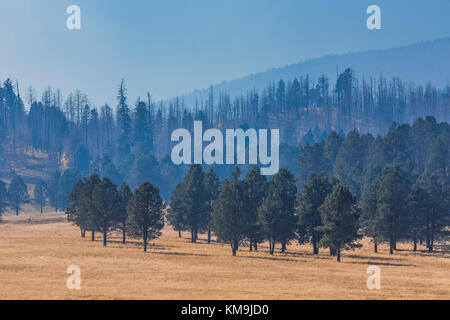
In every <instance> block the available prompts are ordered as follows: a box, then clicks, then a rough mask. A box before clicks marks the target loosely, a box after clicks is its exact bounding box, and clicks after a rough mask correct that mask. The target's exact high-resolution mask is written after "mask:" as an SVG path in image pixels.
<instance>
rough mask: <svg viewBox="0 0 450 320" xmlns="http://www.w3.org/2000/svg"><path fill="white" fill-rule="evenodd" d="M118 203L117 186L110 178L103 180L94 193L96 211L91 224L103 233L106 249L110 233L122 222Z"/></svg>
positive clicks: (93, 200)
mask: <svg viewBox="0 0 450 320" xmlns="http://www.w3.org/2000/svg"><path fill="white" fill-rule="evenodd" d="M118 203H120V199H119V193H118V192H117V186H116V185H115V184H113V183H112V182H111V181H110V180H109V179H108V178H103V179H102V181H101V182H100V183H99V184H97V185H96V186H95V188H94V190H93V192H92V202H91V205H92V206H93V207H94V209H93V210H92V212H93V215H92V218H91V219H92V220H91V222H92V224H93V226H94V228H95V230H98V231H100V232H102V233H103V246H104V247H106V244H107V236H108V233H109V232H110V231H111V230H114V229H115V228H117V225H118V224H119V222H120V218H121V212H120V207H119V206H118V205H117V204H118Z"/></svg>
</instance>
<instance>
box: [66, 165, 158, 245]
mask: <svg viewBox="0 0 450 320" xmlns="http://www.w3.org/2000/svg"><path fill="white" fill-rule="evenodd" d="M164 210H165V205H164V203H163V200H162V199H161V197H160V195H159V189H158V188H157V187H154V186H153V185H152V184H151V183H149V182H144V183H142V184H141V185H140V186H139V187H138V188H137V189H136V190H135V191H134V192H133V193H132V192H131V190H130V188H129V187H128V186H127V185H126V184H125V183H123V184H122V185H121V187H120V189H117V186H116V185H115V184H113V183H112V182H111V181H110V180H109V179H108V178H103V179H100V177H99V176H98V175H96V174H93V175H91V176H90V177H89V178H87V179H79V180H78V181H77V182H76V183H75V185H74V186H73V189H72V191H71V192H70V194H69V196H68V204H67V208H66V213H67V218H68V221H70V222H72V223H74V224H75V225H77V226H79V228H80V231H81V236H82V237H83V238H84V237H85V234H86V231H90V232H91V239H92V241H94V240H95V233H96V232H100V233H101V234H102V235H103V245H104V246H106V245H107V236H108V234H109V233H110V232H111V231H114V230H120V231H121V232H122V235H123V237H122V243H126V236H127V235H128V236H131V237H133V238H142V240H143V242H144V251H147V243H148V241H149V240H151V239H154V238H157V237H158V236H159V235H160V234H161V232H160V230H161V229H162V228H163V227H164Z"/></svg>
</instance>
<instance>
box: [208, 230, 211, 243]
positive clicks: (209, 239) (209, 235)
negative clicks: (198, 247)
mask: <svg viewBox="0 0 450 320" xmlns="http://www.w3.org/2000/svg"><path fill="white" fill-rule="evenodd" d="M210 243H211V229H208V244H210Z"/></svg>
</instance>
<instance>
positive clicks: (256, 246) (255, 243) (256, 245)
mask: <svg viewBox="0 0 450 320" xmlns="http://www.w3.org/2000/svg"><path fill="white" fill-rule="evenodd" d="M253 248H254V249H255V252H257V251H258V242H256V241H253Z"/></svg>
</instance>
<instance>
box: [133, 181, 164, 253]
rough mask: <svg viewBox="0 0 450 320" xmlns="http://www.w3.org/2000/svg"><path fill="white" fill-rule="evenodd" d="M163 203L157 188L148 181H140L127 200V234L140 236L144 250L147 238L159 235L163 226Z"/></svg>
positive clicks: (145, 249)
mask: <svg viewBox="0 0 450 320" xmlns="http://www.w3.org/2000/svg"><path fill="white" fill-rule="evenodd" d="M164 207H165V206H164V204H163V202H162V199H161V197H160V195H159V189H158V188H157V187H154V186H153V185H152V184H151V183H150V182H144V183H142V184H141V185H140V186H139V188H138V189H136V190H135V191H134V193H133V196H132V197H131V200H130V201H129V202H128V206H127V212H128V222H127V225H128V234H129V235H130V236H132V237H142V239H143V241H144V251H147V242H148V240H151V239H155V238H157V237H159V236H160V235H161V229H162V228H163V227H164Z"/></svg>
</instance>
